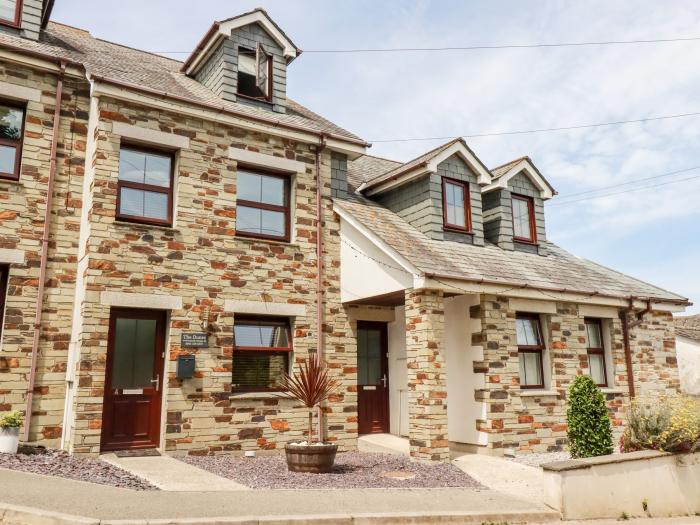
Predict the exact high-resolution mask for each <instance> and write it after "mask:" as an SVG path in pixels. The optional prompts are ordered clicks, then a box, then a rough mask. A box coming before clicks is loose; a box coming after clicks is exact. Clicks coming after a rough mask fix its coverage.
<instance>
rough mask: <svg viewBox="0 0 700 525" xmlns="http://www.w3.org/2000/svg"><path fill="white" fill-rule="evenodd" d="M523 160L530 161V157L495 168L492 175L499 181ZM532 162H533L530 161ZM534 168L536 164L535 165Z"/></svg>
mask: <svg viewBox="0 0 700 525" xmlns="http://www.w3.org/2000/svg"><path fill="white" fill-rule="evenodd" d="M521 160H530V157H527V156H525V157H518V158H517V159H513V160H511V161H508V162H506V163H505V164H501V165H500V166H496V167H495V168H491V175H492V176H493V178H494V179H498V178H499V177H501V176H502V175H505V174H506V173H508V171H509V170H510V169H511V168H512V167H513V166H515V165H516V164H517V163H518V162H520V161H521ZM530 162H532V161H531V160H530ZM533 166H534V164H533Z"/></svg>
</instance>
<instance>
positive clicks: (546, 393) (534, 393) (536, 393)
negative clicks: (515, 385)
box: [518, 388, 559, 397]
mask: <svg viewBox="0 0 700 525" xmlns="http://www.w3.org/2000/svg"><path fill="white" fill-rule="evenodd" d="M518 393H519V394H520V397H550V396H558V395H559V392H558V391H557V390H537V389H534V388H533V389H532V390H530V389H528V388H521V389H520V390H518Z"/></svg>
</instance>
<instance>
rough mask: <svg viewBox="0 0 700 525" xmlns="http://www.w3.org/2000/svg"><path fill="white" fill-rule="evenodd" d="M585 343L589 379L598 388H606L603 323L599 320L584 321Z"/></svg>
mask: <svg viewBox="0 0 700 525" xmlns="http://www.w3.org/2000/svg"><path fill="white" fill-rule="evenodd" d="M586 341H587V342H588V345H587V351H588V371H589V373H590V375H591V378H592V379H593V381H595V383H596V385H598V386H603V387H605V386H608V375H607V373H606V367H605V342H604V341H603V323H602V321H601V320H600V319H586Z"/></svg>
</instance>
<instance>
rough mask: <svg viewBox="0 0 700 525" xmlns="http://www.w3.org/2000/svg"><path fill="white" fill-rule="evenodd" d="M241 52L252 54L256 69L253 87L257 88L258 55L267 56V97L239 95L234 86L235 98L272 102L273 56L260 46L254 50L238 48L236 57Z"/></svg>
mask: <svg viewBox="0 0 700 525" xmlns="http://www.w3.org/2000/svg"><path fill="white" fill-rule="evenodd" d="M241 51H244V52H246V53H252V54H254V55H255V68H256V73H255V85H256V86H257V84H258V73H257V68H258V61H259V60H260V53H265V56H267V95H265V96H264V97H254V96H252V95H246V94H245V93H241V92H239V91H238V85H236V96H238V97H241V98H246V99H249V100H257V101H263V102H272V87H273V83H272V72H273V69H272V63H273V55H271V54H269V53H267V52H266V51H265V49H264V48H263V47H262V44H258V45H257V47H256V49H255V50H253V49H249V48H247V47H243V46H240V47H239V48H238V55H239V56H240V54H241Z"/></svg>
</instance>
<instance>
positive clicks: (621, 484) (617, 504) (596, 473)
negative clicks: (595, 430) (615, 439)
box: [542, 450, 700, 519]
mask: <svg viewBox="0 0 700 525" xmlns="http://www.w3.org/2000/svg"><path fill="white" fill-rule="evenodd" d="M542 468H543V471H544V501H545V503H546V504H547V505H548V506H549V507H551V508H553V509H555V510H558V511H559V512H561V514H562V518H564V519H594V518H619V517H620V516H622V515H623V513H624V514H626V515H628V516H631V517H634V516H642V517H644V516H650V517H664V516H684V515H693V514H695V513H698V512H700V453H696V454H669V453H664V452H656V451H652V450H645V451H641V452H632V453H629V454H613V455H610V456H601V457H597V458H588V459H578V460H571V461H559V462H555V463H548V464H546V465H543V467H542Z"/></svg>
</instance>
